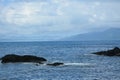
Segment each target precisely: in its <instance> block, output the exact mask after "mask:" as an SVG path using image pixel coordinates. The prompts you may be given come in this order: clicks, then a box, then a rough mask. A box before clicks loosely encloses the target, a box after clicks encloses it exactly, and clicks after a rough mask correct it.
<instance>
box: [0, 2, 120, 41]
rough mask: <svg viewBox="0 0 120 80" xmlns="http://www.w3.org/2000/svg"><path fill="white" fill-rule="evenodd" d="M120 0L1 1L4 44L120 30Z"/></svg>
mask: <svg viewBox="0 0 120 80" xmlns="http://www.w3.org/2000/svg"><path fill="white" fill-rule="evenodd" d="M119 8H120V0H0V40H8V41H9V40H12V39H13V40H26V41H27V40H43V41H46V40H56V39H60V38H64V37H68V36H71V35H76V34H80V33H87V32H92V31H100V30H105V29H108V28H120V9H119Z"/></svg>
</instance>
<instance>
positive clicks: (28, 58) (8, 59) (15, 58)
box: [1, 54, 47, 63]
mask: <svg viewBox="0 0 120 80" xmlns="http://www.w3.org/2000/svg"><path fill="white" fill-rule="evenodd" d="M1 60H2V61H1V63H15V62H35V63H42V62H44V61H47V60H46V59H45V58H43V57H37V56H33V55H23V56H20V55H15V54H8V55H5V56H4V57H2V58H1Z"/></svg>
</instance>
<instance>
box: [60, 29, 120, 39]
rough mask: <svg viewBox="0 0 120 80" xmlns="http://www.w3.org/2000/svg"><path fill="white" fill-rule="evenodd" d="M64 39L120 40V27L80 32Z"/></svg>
mask: <svg viewBox="0 0 120 80" xmlns="http://www.w3.org/2000/svg"><path fill="white" fill-rule="evenodd" d="M62 40H64V41H83V40H86V41H87V40H120V28H111V29H108V30H105V31H101V32H91V33H85V34H78V35H75V36H71V37H68V38H64V39H62Z"/></svg>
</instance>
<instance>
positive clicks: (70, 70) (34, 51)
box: [0, 41, 120, 80]
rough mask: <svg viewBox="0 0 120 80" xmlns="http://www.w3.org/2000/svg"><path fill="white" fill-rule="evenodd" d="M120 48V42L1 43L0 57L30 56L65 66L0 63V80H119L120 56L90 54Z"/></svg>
mask: <svg viewBox="0 0 120 80" xmlns="http://www.w3.org/2000/svg"><path fill="white" fill-rule="evenodd" d="M116 46H117V47H120V41H80V42H79V41H76V42H74V41H73V42H72V41H69V42H64V41H62V42H59V41H56V42H0V57H2V56H4V55H6V54H20V55H24V54H31V55H36V56H41V57H44V58H46V59H47V60H48V63H51V62H64V63H65V65H64V66H58V67H52V66H46V65H39V66H36V65H35V63H15V64H12V63H9V64H1V63H0V80H120V57H105V56H97V55H94V54H91V53H93V52H96V51H101V50H108V49H112V48H114V47H116Z"/></svg>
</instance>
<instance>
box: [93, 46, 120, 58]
mask: <svg viewBox="0 0 120 80" xmlns="http://www.w3.org/2000/svg"><path fill="white" fill-rule="evenodd" d="M93 54H96V55H104V56H120V49H119V48H118V47H115V48H114V49H111V50H107V51H100V52H95V53H93Z"/></svg>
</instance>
